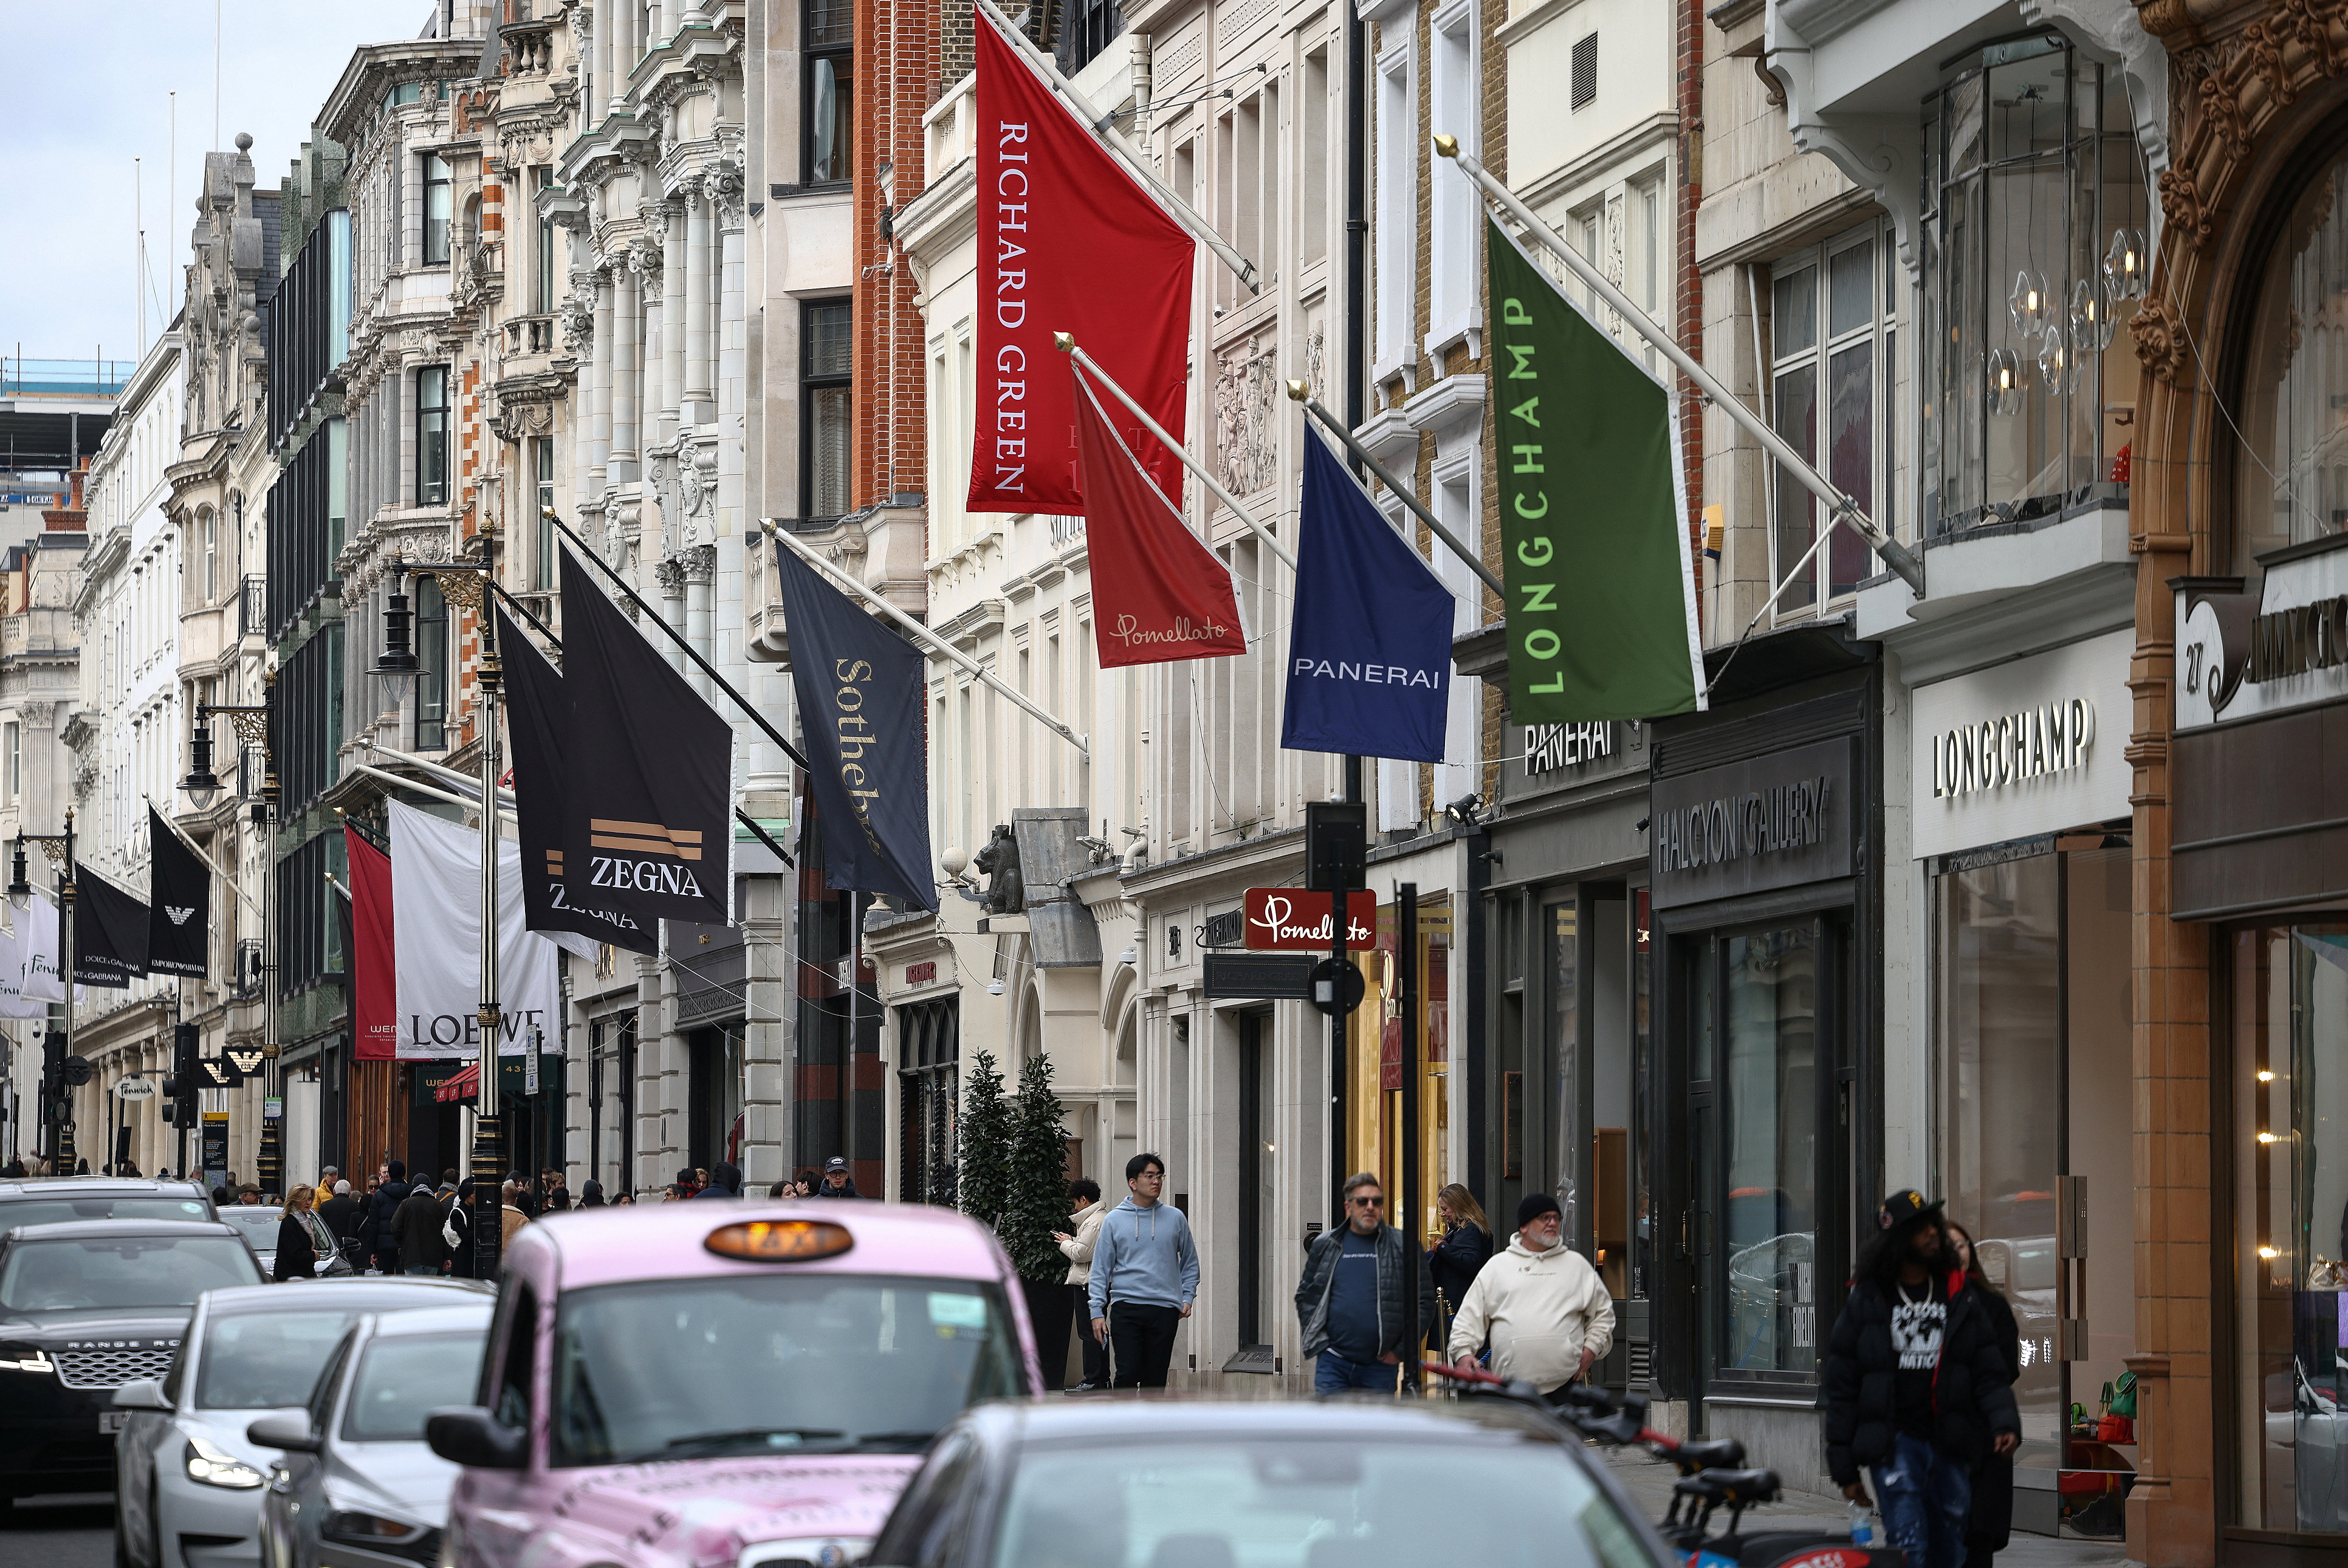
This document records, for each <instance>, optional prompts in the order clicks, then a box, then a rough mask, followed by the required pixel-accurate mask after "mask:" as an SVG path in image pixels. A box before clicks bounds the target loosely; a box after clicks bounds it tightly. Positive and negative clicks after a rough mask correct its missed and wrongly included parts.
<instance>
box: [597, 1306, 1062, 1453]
mask: <svg viewBox="0 0 2348 1568" xmlns="http://www.w3.org/2000/svg"><path fill="white" fill-rule="evenodd" d="M554 1384H555V1387H554V1409H553V1430H552V1443H551V1453H552V1462H553V1463H554V1464H557V1465H586V1464H614V1463H619V1464H626V1463H636V1462H641V1461H645V1460H675V1459H697V1458H703V1457H707V1456H712V1455H717V1454H751V1453H756V1454H774V1453H791V1452H810V1451H811V1452H840V1451H845V1450H867V1451H883V1452H897V1453H914V1452H918V1451H920V1450H922V1448H924V1447H926V1446H927V1445H928V1442H929V1440H930V1438H931V1437H932V1435H933V1434H934V1433H935V1432H936V1431H937V1430H938V1429H939V1428H940V1427H942V1426H944V1425H945V1424H946V1422H947V1421H949V1420H951V1419H953V1417H954V1415H955V1413H956V1412H957V1411H959V1410H961V1409H963V1407H965V1406H967V1405H970V1404H973V1403H974V1402H976V1401H978V1400H980V1399H1000V1398H1004V1397H1012V1396H1017V1395H1020V1394H1023V1393H1025V1391H1026V1390H1025V1387H1024V1385H1023V1379H1022V1376H1021V1357H1020V1353H1019V1344H1018V1340H1017V1338H1016V1337H1015V1336H1014V1332H1013V1330H1012V1327H1011V1318H1010V1315H1009V1314H1008V1312H1006V1311H1005V1310H1004V1305H1003V1301H1002V1296H1001V1294H1000V1293H999V1292H998V1291H996V1290H995V1289H994V1288H993V1287H992V1286H984V1285H981V1284H979V1283H978V1282H976V1281H973V1280H963V1279H919V1278H906V1277H901V1276H850V1275H838V1274H780V1273H778V1274H770V1275H757V1276H730V1277H723V1278H713V1279H693V1280H659V1281H651V1282H646V1283H644V1284H641V1285H608V1286H597V1287H594V1288H592V1289H586V1290H576V1291H571V1292H567V1293H566V1294H565V1295H564V1296H563V1297H562V1304H561V1310H560V1312H559V1314H558V1315H557V1318H556V1328H555V1341H554Z"/></svg>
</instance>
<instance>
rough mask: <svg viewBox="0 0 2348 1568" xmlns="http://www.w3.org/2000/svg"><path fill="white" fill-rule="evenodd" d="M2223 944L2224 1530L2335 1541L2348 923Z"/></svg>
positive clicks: (2344, 1293)
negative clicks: (2227, 1228) (2228, 1216)
mask: <svg viewBox="0 0 2348 1568" xmlns="http://www.w3.org/2000/svg"><path fill="white" fill-rule="evenodd" d="M2230 945H2231V948H2232V954H2231V958H2232V970H2233V972H2232V988H2231V989H2232V997H2231V1004H2232V1006H2231V1010H2232V1015H2233V1016H2232V1030H2233V1037H2234V1038H2233V1069H2232V1077H2233V1112H2234V1114H2233V1122H2234V1127H2233V1144H2234V1216H2233V1217H2234V1236H2233V1253H2234V1255H2233V1258H2232V1267H2231V1270H2230V1273H2231V1275H2232V1278H2233V1281H2234V1301H2233V1304H2232V1305H2233V1316H2234V1333H2233V1343H2234V1351H2233V1354H2234V1358H2235V1364H2234V1368H2233V1371H2234V1377H2233V1390H2232V1391H2233V1399H2234V1405H2235V1416H2234V1419H2235V1422H2236V1426H2235V1433H2234V1449H2235V1451H2236V1453H2237V1455H2238V1456H2239V1458H2238V1463H2239V1466H2240V1471H2239V1476H2238V1482H2239V1484H2238V1488H2237V1493H2238V1494H2237V1498H2236V1509H2237V1512H2236V1518H2237V1520H2238V1522H2240V1523H2241V1524H2244V1525H2247V1526H2249V1527H2250V1528H2252V1529H2262V1530H2286V1531H2302V1530H2304V1531H2325V1532H2340V1531H2348V1470H2343V1464H2342V1455H2343V1448H2342V1445H2343V1440H2348V1416H2343V1412H2342V1409H2341V1406H2342V1404H2343V1401H2348V1361H2343V1345H2348V1332H2343V1330H2348V1288H2343V1287H2348V1266H2343V1264H2342V1261H2341V1260H2342V1258H2343V1256H2348V926H2295V927H2265V928H2263V929H2259V930H2250V931H2240V932H2236V933H2234V934H2233V935H2232V937H2231V938H2230Z"/></svg>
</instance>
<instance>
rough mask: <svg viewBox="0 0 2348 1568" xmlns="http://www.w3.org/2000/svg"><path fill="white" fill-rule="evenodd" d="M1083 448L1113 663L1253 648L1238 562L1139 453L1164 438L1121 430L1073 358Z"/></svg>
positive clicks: (1107, 653) (1096, 633)
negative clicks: (1179, 506) (1188, 521)
mask: <svg viewBox="0 0 2348 1568" xmlns="http://www.w3.org/2000/svg"><path fill="white" fill-rule="evenodd" d="M1068 368H1069V370H1070V372H1071V373H1072V374H1070V375H1069V378H1068V379H1069V381H1070V383H1071V384H1073V385H1074V387H1075V393H1076V450H1077V453H1078V454H1079V456H1080V458H1081V461H1080V462H1079V464H1078V469H1079V472H1080V474H1081V477H1082V478H1083V481H1084V487H1085V494H1086V496H1088V497H1091V500H1092V505H1091V506H1090V507H1088V508H1087V509H1086V514H1085V520H1086V529H1085V532H1086V538H1087V541H1088V543H1089V546H1090V548H1091V551H1092V571H1093V641H1095V642H1096V643H1097V644H1098V646H1099V649H1100V661H1101V667H1102V668H1103V669H1108V668H1111V667H1113V666H1116V665H1119V664H1168V663H1171V662H1173V661H1176V660H1178V659H1221V658H1227V657H1229V656H1230V655H1232V654H1235V653H1245V652H1246V651H1247V633H1246V632H1245V631H1244V630H1241V626H1240V607H1239V600H1238V599H1237V598H1236V597H1235V596H1234V595H1233V593H1232V591H1231V569H1230V568H1229V567H1227V566H1225V565H1224V564H1223V563H1222V560H1221V559H1220V558H1219V557H1218V556H1217V555H1216V554H1215V552H1214V551H1212V550H1210V549H1209V548H1207V547H1206V546H1205V545H1203V544H1201V543H1200V542H1199V537H1198V536H1197V535H1196V534H1194V533H1192V532H1191V531H1190V530H1189V527H1188V526H1186V525H1185V524H1184V523H1183V521H1182V518H1181V514H1180V513H1179V511H1178V510H1176V508H1175V507H1174V504H1173V503H1172V502H1170V501H1169V500H1168V499H1167V498H1166V492H1164V491H1163V490H1161V489H1159V487H1158V486H1157V485H1156V484H1155V483H1153V482H1152V481H1151V480H1150V479H1149V478H1148V477H1147V476H1146V475H1144V474H1143V473H1142V471H1141V469H1140V467H1139V466H1138V462H1137V458H1138V455H1139V454H1140V453H1141V451H1142V450H1143V448H1144V446H1145V445H1146V446H1150V447H1155V448H1156V449H1157V450H1159V451H1161V452H1162V451H1164V450H1165V447H1164V446H1163V445H1161V444H1160V443H1159V442H1158V441H1157V440H1156V439H1155V438H1153V437H1151V436H1148V435H1141V436H1138V437H1136V436H1128V435H1124V434H1121V433H1120V432H1119V431H1118V430H1117V428H1116V427H1115V426H1113V425H1110V424H1109V422H1108V421H1107V419H1106V418H1104V417H1102V415H1103V408H1102V405H1100V404H1099V403H1098V402H1097V395H1096V394H1094V393H1093V392H1092V391H1091V389H1089V388H1088V387H1086V386H1085V385H1084V384H1083V382H1084V374H1083V373H1082V372H1081V371H1078V370H1076V365H1075V364H1074V363H1073V362H1071V363H1070V364H1069V367H1068Z"/></svg>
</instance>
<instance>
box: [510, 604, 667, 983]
mask: <svg viewBox="0 0 2348 1568" xmlns="http://www.w3.org/2000/svg"><path fill="white" fill-rule="evenodd" d="M498 650H499V652H501V653H503V654H504V655H505V671H506V736H507V739H508V740H510V741H511V742H512V743H513V790H514V815H516V816H518V817H519V818H520V822H521V897H522V909H523V913H524V917H525V922H526V924H528V926H529V927H530V929H531V930H533V931H571V932H574V933H576V934H578V935H580V936H582V937H588V938H592V939H593V940H595V941H598V942H609V943H611V944H612V945H613V947H615V948H627V949H628V950H629V951H630V952H633V953H657V952H658V951H660V933H659V931H658V930H657V929H655V928H654V927H653V926H652V925H650V924H649V923H647V922H644V921H640V920H637V919H635V918H634V917H632V916H628V915H623V914H619V913H617V912H615V911H613V910H610V909H606V908H604V907H602V906H600V905H596V906H591V907H584V908H582V907H579V906H577V905H574V904H572V902H571V898H570V892H569V889H568V888H567V887H566V886H564V883H563V879H562V825H563V815H562V813H563V794H564V781H565V780H566V779H567V778H569V776H570V775H569V774H566V773H565V772H564V771H563V766H562V732H563V730H564V729H565V728H566V727H567V726H568V725H569V724H570V723H571V709H570V706H569V699H568V697H567V696H566V694H565V692H564V691H563V686H562V676H561V673H560V672H559V671H557V670H556V669H555V668H554V666H553V665H551V664H550V663H548V662H547V661H546V655H544V654H542V653H541V652H540V651H538V650H537V648H536V647H534V646H532V644H531V643H530V640H529V639H528V638H526V637H524V636H523V635H522V634H521V628H520V627H518V626H516V625H515V624H514V623H513V619H512V618H511V617H510V616H509V615H507V614H506V612H505V611H504V610H499V611H498Z"/></svg>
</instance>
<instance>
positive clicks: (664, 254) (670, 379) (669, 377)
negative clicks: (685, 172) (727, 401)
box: [660, 192, 693, 443]
mask: <svg viewBox="0 0 2348 1568" xmlns="http://www.w3.org/2000/svg"><path fill="white" fill-rule="evenodd" d="M689 200H691V199H690V198H689V197H687V196H685V194H683V193H682V192H679V193H676V194H674V195H671V196H670V197H669V199H668V200H665V201H664V202H662V203H661V204H660V214H661V440H662V441H663V442H664V443H674V442H675V440H676V436H677V431H678V428H679V427H680V426H681V425H684V424H685V412H684V403H685V337H686V335H687V334H688V333H691V332H692V331H693V323H692V321H691V319H690V318H691V310H690V307H689V305H688V303H687V302H686V299H685V207H686V204H687V202H688V201H689Z"/></svg>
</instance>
